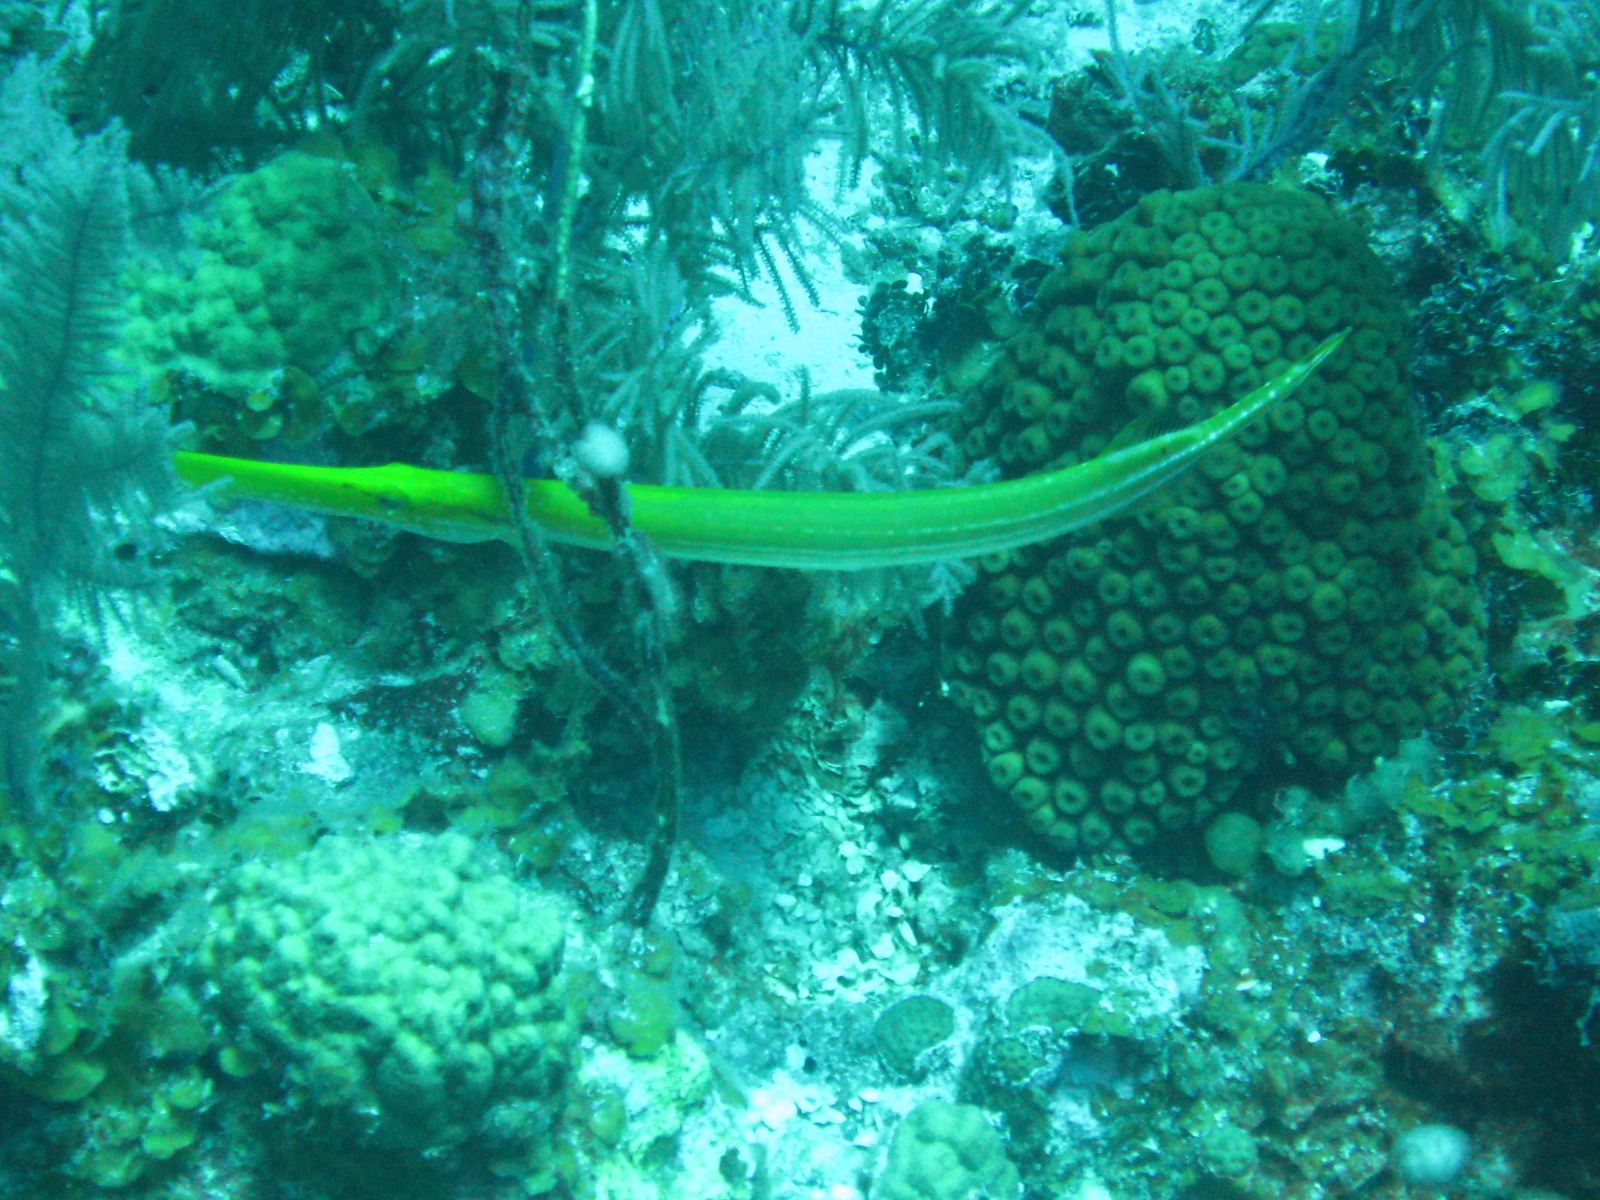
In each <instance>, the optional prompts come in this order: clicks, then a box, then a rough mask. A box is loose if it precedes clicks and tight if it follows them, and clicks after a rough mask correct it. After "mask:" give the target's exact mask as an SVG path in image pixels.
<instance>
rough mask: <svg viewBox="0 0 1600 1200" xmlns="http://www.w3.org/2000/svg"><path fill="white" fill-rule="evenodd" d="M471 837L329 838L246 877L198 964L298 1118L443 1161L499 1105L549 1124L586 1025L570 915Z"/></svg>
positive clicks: (230, 1025)
mask: <svg viewBox="0 0 1600 1200" xmlns="http://www.w3.org/2000/svg"><path fill="white" fill-rule="evenodd" d="M500 867H501V864H499V863H498V862H497V861H496V860H495V859H494V858H493V857H492V856H490V855H488V854H487V853H485V852H483V851H481V850H479V849H478V848H476V847H475V846H474V845H473V844H472V842H470V841H469V840H468V839H467V838H465V837H462V836H461V835H459V834H448V833H447V834H441V835H439V836H428V835H407V836H405V837H402V838H390V839H383V840H374V841H363V840H361V839H359V838H352V837H325V838H323V839H322V840H321V841H319V842H318V843H317V844H316V845H315V846H313V847H312V848H311V849H310V850H308V851H307V852H305V853H304V854H302V855H300V856H298V857H296V858H293V859H289V860H287V861H284V862H279V863H254V864H250V865H247V866H245V867H242V868H241V869H240V870H238V871H236V872H234V873H233V874H232V875H231V876H230V877H229V878H228V879H227V880H226V882H224V883H223V884H222V885H221V887H220V889H219V891H218V893H217V894H216V895H215V896H214V897H213V909H212V919H213V929H212V932H211V933H210V935H209V937H208V938H207V940H206V942H205V944H204V946H203V947H202V953H201V956H200V961H201V965H202V969H203V970H205V971H206V973H207V975H208V976H209V979H210V981H211V982H212V983H213V984H214V985H215V989H216V999H217V1004H218V1007H219V1009H220V1016H221V1017H222V1018H223V1021H224V1025H225V1027H226V1028H227V1029H229V1030H230V1031H232V1032H233V1033H234V1035H235V1036H241V1035H242V1040H243V1042H244V1048H246V1049H250V1050H254V1051H255V1054H256V1056H257V1057H260V1058H261V1059H263V1060H265V1061H268V1062H272V1063H278V1064H282V1069H283V1072H284V1077H283V1081H282V1082H283V1084H284V1086H285V1089H286V1091H287V1092H288V1095H289V1098H290V1102H291V1103H292V1104H293V1105H294V1106H295V1107H297V1108H299V1109H300V1110H301V1111H303V1112H306V1113H310V1114H318V1115H320V1116H322V1117H324V1118H328V1119H331V1120H332V1121H334V1122H335V1125H336V1128H349V1127H352V1126H353V1127H354V1128H355V1129H356V1130H357V1131H358V1132H359V1133H360V1134H361V1135H363V1136H364V1137H366V1138H369V1139H370V1140H372V1141H373V1142H374V1143H376V1144H379V1145H383V1146H388V1147H391V1148H399V1149H408V1150H420V1151H430V1152H437V1151H439V1150H441V1149H445V1148H448V1147H450V1146H452V1145H455V1144H456V1143H459V1142H460V1141H462V1140H463V1139H465V1138H467V1137H469V1136H471V1135H472V1134H473V1133H475V1132H477V1131H478V1130H479V1129H480V1128H481V1127H482V1125H483V1124H484V1122H485V1120H486V1119H488V1118H489V1117H490V1115H491V1113H492V1111H493V1110H494V1108H495V1106H496V1105H515V1106H518V1107H519V1109H520V1110H521V1111H523V1112H524V1113H527V1112H529V1111H534V1110H544V1111H546V1112H547V1114H548V1113H549V1112H551V1111H553V1107H554V1102H555V1099H556V1097H557V1094H558V1091H559V1087H560V1084H561V1080H562V1077H563V1073H564V1071H565V1068H566V1064H567V1060H568V1055H569V1051H570V1048H571V1046H572V1043H573V1041H574V1039H575V1038H576V1035H577V1020H576V1016H575V1014H574V1011H573V1005H572V1003H571V1002H570V1000H569V998H568V995H567V989H566V988H565V986H564V983H563V975H562V973H561V958H562V945H563V931H562V921H561V916H560V912H559V910H558V909H557V908H556V906H555V904H554V903H553V902H552V901H550V900H549V899H547V898H545V897H543V896H542V895H541V894H540V893H538V892H536V891H532V890H530V889H528V888H527V887H525V886H523V885H521V884H519V883H516V882H513V881H512V880H511V879H510V878H508V877H507V876H506V875H505V874H503V873H502V870H501V869H500Z"/></svg>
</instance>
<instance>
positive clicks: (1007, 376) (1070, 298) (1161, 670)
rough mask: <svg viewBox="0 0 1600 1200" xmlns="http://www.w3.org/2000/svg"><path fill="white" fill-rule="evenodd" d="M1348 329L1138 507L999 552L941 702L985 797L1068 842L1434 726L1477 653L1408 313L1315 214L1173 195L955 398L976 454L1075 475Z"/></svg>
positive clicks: (1363, 252) (965, 625)
mask: <svg viewBox="0 0 1600 1200" xmlns="http://www.w3.org/2000/svg"><path fill="white" fill-rule="evenodd" d="M1347 326H1348V327H1349V328H1350V329H1351V334H1350V336H1349V338H1348V339H1347V340H1346V342H1345V344H1344V346H1343V347H1342V348H1341V349H1340V351H1339V352H1338V354H1337V355H1336V356H1334V357H1333V358H1332V359H1330V360H1329V361H1328V362H1327V363H1326V364H1324V366H1323V368H1322V369H1321V370H1320V371H1319V372H1318V374H1317V375H1316V376H1315V377H1313V378H1312V379H1310V380H1309V381H1308V382H1307V383H1305V384H1304V385H1303V386H1302V387H1301V388H1300V390H1299V391H1298V392H1296V393H1295V395H1294V396H1292V397H1291V398H1289V399H1287V400H1284V401H1282V402H1280V403H1279V404H1278V405H1277V406H1275V407H1274V408H1273V409H1272V410H1271V411H1270V413H1269V414H1268V415H1267V417H1266V418H1265V419H1263V420H1261V421H1259V422H1257V423H1256V424H1255V425H1254V426H1252V427H1250V428H1248V429H1246V430H1245V431H1243V432H1242V433H1241V434H1240V436H1239V437H1238V438H1236V439H1235V440H1234V441H1233V442H1232V443H1231V444H1228V445H1224V446H1222V447H1220V448H1219V449H1217V450H1216V451H1214V452H1213V453H1211V454H1210V455H1209V456H1208V457H1207V458H1206V459H1205V460H1204V461H1203V462H1202V463H1201V464H1200V466H1199V467H1198V468H1197V469H1196V470H1195V471H1193V472H1191V473H1190V474H1189V475H1188V476H1187V477H1186V478H1185V479H1183V480H1182V481H1180V482H1179V483H1178V484H1177V485H1176V486H1175V487H1173V488H1171V489H1169V490H1167V491H1166V492H1165V493H1163V494H1162V495H1161V496H1160V497H1159V498H1158V499H1157V500H1156V501H1155V502H1153V503H1150V504H1148V505H1147V506H1146V507H1145V508H1144V509H1143V510H1142V511H1140V512H1139V513H1138V514H1137V515H1136V516H1135V517H1133V518H1130V519H1127V520H1122V521H1117V522H1113V523H1108V524H1105V525H1101V526H1099V527H1096V528H1095V529H1093V530H1090V531H1086V532H1085V533H1082V534H1076V535H1072V536H1071V537H1068V538H1066V539H1062V540H1061V541H1058V542H1055V543H1051V544H1048V545H1044V546H1038V547H1032V548H1029V549H1026V550H1022V551H1016V552H1012V553H1009V554H1005V555H997V556H991V557H990V558H988V559H986V560H985V561H984V564H983V566H984V572H985V574H984V577H983V578H982V579H981V580H980V581H979V582H978V584H977V585H976V586H975V587H974V588H973V590H972V592H971V593H969V596H968V598H967V599H966V601H965V602H964V605H963V608H962V609H961V611H960V612H959V613H958V616H957V621H956V629H955V635H954V638H953V639H952V644H951V647H950V652H949V655H948V667H947V671H948V676H949V680H950V692H951V695H952V696H953V697H954V698H955V700H956V701H957V702H958V703H959V704H961V705H962V706H964V707H965V708H967V709H968V710H970V711H971V712H972V713H973V714H974V716H975V717H976V718H977V720H978V721H979V723H980V726H981V738H982V746H983V752H984V755H985V758H986V761H987V763H988V767H989V774H990V776H991V778H992V779H993V781H994V783H995V784H996V786H998V787H999V788H1001V789H1003V790H1004V791H1006V792H1007V793H1009V794H1010V796H1011V797H1012V799H1014V800H1015V801H1016V803H1017V804H1018V805H1020V806H1021V808H1022V809H1023V811H1024V812H1025V813H1026V815H1027V818H1028V820H1029V822H1030V823H1031V824H1032V825H1033V826H1034V827H1035V828H1037V829H1038V830H1040V831H1041V832H1043V833H1044V834H1045V835H1046V836H1048V837H1049V838H1051V839H1052V840H1054V841H1055V842H1057V843H1058V844H1060V845H1062V846H1064V847H1067V848H1070V849H1085V850H1098V849H1104V848H1113V849H1114V848H1125V847H1138V846H1143V845H1147V844H1149V843H1150V842H1152V841H1154V840H1155V839H1156V838H1157V837H1158V836H1160V835H1161V834H1163V833H1166V832H1176V831H1180V830H1183V829H1186V828H1188V827H1190V826H1191V825H1194V824H1195V823H1197V822H1200V821H1204V820H1205V819H1206V818H1207V817H1208V816H1209V815H1210V814H1211V813H1213V812H1214V811H1216V809H1217V808H1218V807H1219V806H1220V805H1223V804H1225V803H1226V802H1228V801H1229V800H1230V798H1232V797H1233V796H1234V795H1235V793H1236V792H1237V791H1238V790H1239V788H1240V786H1241V784H1242V783H1243V782H1244V781H1245V780H1246V779H1247V778H1248V777H1249V776H1250V775H1251V773H1252V772H1255V771H1257V770H1258V769H1259V768H1262V767H1265V766H1271V767H1274V768H1278V769H1279V771H1280V772H1281V770H1282V768H1283V767H1284V766H1285V764H1292V765H1293V766H1294V767H1295V768H1296V769H1297V770H1300V771H1303V772H1308V773H1310V774H1311V775H1312V776H1314V777H1316V778H1317V779H1319V780H1323V781H1326V780H1332V779H1337V778H1342V777H1343V776H1346V775H1348V774H1350V773H1352V772H1354V771H1356V770H1358V769H1360V768H1361V767H1363V766H1364V765H1366V764H1368V763H1370V762H1371V760H1372V759H1373V758H1374V756H1377V755H1381V754H1385V753H1387V752H1389V751H1391V750H1393V749H1394V747H1395V746H1396V745H1397V743H1398V742H1399V741H1400V740H1401V739H1402V738H1405V737H1408V736H1412V735H1414V734H1416V733H1418V732H1419V731H1420V730H1421V729H1423V728H1424V727H1425V726H1426V725H1427V724H1429V723H1430V722H1436V721H1438V720H1440V719H1441V718H1443V717H1445V716H1446V715H1447V714H1448V713H1449V711H1450V710H1451V708H1452V705H1453V704H1454V702H1455V701H1456V700H1457V699H1458V698H1459V697H1460V696H1461V695H1462V694H1463V692H1464V691H1465V690H1466V689H1467V688H1468V687H1469V686H1470V685H1471V684H1472V682H1473V681H1474V679H1475V678H1476V677H1477V675H1478V673H1479V671H1480V668H1481V666H1482V662H1483V651H1484V641H1483V628H1484V613H1483V605H1482V600H1481V597H1480V595H1479V592H1478V589H1477V586H1476V582H1475V580H1476V573H1477V563H1476V559H1475V557H1474V554H1473V551H1472V549H1471V548H1470V547H1469V546H1468V545H1467V544H1466V537H1465V533H1464V532H1463V530H1462V528H1461V526H1460V525H1459V524H1458V523H1457V521H1456V520H1455V519H1454V518H1453V517H1452V516H1451V514H1450V512H1449V511H1448V509H1447V508H1446V506H1445V503H1444V501H1443V498H1442V495H1441V493H1440V490H1439V488H1438V487H1437V486H1436V484H1435V483H1434V481H1433V479H1432V477H1431V475H1430V473H1429V470H1428V459H1427V457H1426V455H1425V452H1424V446H1423V442H1422V438H1421V434H1420V431H1419V428H1418V425H1417V421H1416V418H1415V416H1414V414H1413V411H1412V406H1411V404H1410V400H1409V395H1408V392H1407V386H1406V380H1405V374H1404V365H1405V363H1406V361H1407V344H1406V337H1405V333H1404V315H1403V313H1402V312H1401V310H1400V307H1399V305H1398V304H1397V303H1396V301H1395V299H1394V292H1393V288H1392V287H1391V285H1390V284H1389V282H1388V280H1387V279H1386V278H1385V274H1384V271H1383V268H1382V266H1381V264H1380V263H1379V262H1378V261H1377V259H1376V258H1375V257H1374V256H1373V254H1372V253H1371V252H1370V251H1369V250H1368V249H1367V247H1366V245H1365V244H1364V242H1363V241H1362V239H1361V237H1360V235H1359V233H1358V232H1357V231H1356V230H1355V229H1353V228H1352V227H1351V226H1350V225H1349V224H1348V223H1347V222H1346V221H1344V220H1343V219H1341V218H1340V217H1338V216H1337V215H1336V214H1334V213H1333V212H1332V211H1331V210H1330V209H1329V208H1328V207H1327V206H1326V205H1325V204H1323V203H1322V202H1321V201H1320V200H1318V199H1316V198H1315V197H1312V196H1309V195H1305V194H1301V193H1295V192H1286V191H1280V190H1276V189H1272V188H1267V187H1262V186H1256V185H1245V184H1228V185H1221V186H1217V187H1209V188H1202V189H1199V190H1196V191H1192V192H1187V193H1180V194H1171V193H1158V194H1155V195H1151V196H1148V197H1146V198H1145V199H1144V200H1143V201H1142V202H1141V203H1140V204H1139V205H1138V206H1137V207H1136V208H1135V209H1134V210H1133V211H1131V212H1129V213H1127V214H1126V215H1124V216H1123V217H1120V218H1118V219H1117V220H1115V221H1112V222H1110V223H1108V224H1105V225H1103V226H1100V227H1098V228H1096V229H1094V230H1091V231H1088V232H1084V233H1079V234H1077V235H1074V236H1073V237H1072V238H1071V240H1070V241H1069V242H1068V244H1067V246H1066V248H1065V250H1064V252H1063V255H1062V259H1061V262H1060V263H1059V265H1058V266H1057V267H1056V268H1055V269H1054V270H1053V271H1052V272H1051V274H1050V275H1049V276H1048V277H1047V278H1046V279H1045V281H1044V282H1043V284H1042V285H1041V288H1040V291H1039V295H1038V298H1037V301H1036V304H1035V306H1034V311H1033V314H1032V320H1031V322H1030V323H1029V324H1028V326H1027V327H1026V328H1024V329H1023V330H1022V331H1020V332H1019V333H1017V334H1016V335H1015V336H1013V337H1012V338H1011V339H1010V340H1009V341H1008V342H1007V343H1006V345H1005V346H1004V347H1003V350H1002V353H1001V354H1000V356H999V358H998V359H997V361H996V363H995V364H994V366H993V368H992V369H991V371H990V372H989V374H988V376H987V378H986V379H985V381H984V382H983V383H982V384H980V385H979V386H978V387H977V388H975V389H974V390H973V392H972V394H971V395H970V396H969V397H968V399H967V400H966V402H965V403H964V404H963V407H962V411H961V414H960V417H959V419H958V431H957V432H958V433H959V434H960V436H961V438H962V447H963V451H964V453H965V455H966V456H967V457H968V458H969V459H973V460H976V459H983V458H994V459H997V460H998V461H999V463H1000V466H1001V469H1002V471H1003V472H1004V473H1005V474H1006V475H1008V476H1016V475H1022V474H1026V473H1028V472H1030V471H1033V470H1036V469H1038V468H1041V467H1044V466H1046V465H1052V464H1064V463H1070V462H1076V461H1081V460H1083V459H1086V458H1088V457H1090V456H1092V455H1094V454H1096V453H1098V452H1100V451H1101V450H1103V449H1104V448H1105V447H1106V445H1107V443H1108V441H1109V440H1110V438H1111V437H1112V436H1114V435H1115V433H1116V432H1117V431H1118V430H1119V429H1121V428H1123V427H1124V426H1126V425H1128V424H1129V423H1130V422H1147V423H1151V424H1157V425H1159V424H1160V423H1163V422H1164V423H1168V424H1170V423H1173V422H1189V421H1193V420H1196V419H1198V418H1200V417H1203V416H1205V415H1207V414H1209V413H1211V412H1213V411H1215V410H1216V409H1217V408H1218V407H1219V406H1220V405H1221V404H1223V403H1224V402H1227V401H1229V400H1230V399H1232V398H1235V397H1238V396H1242V395H1244V394H1245V393H1246V392H1248V391H1250V390H1251V389H1253V388H1255V387H1257V386H1258V385H1259V384H1261V383H1262V382H1263V381H1265V380H1267V379H1270V378H1271V377H1273V376H1274V375H1275V374H1277V373H1278V372H1279V371H1281V370H1283V369H1284V368H1285V367H1286V366H1287V365H1288V364H1289V363H1290V362H1291V361H1293V360H1296V359H1299V358H1302V357H1303V356H1305V355H1306V354H1307V353H1309V351H1310V350H1311V349H1312V348H1313V347H1314V346H1315V345H1316V344H1317V342H1318V341H1320V340H1321V339H1322V338H1323V337H1325V336H1327V335H1328V334H1329V333H1331V332H1333V331H1335V330H1337V329H1341V328H1344V327H1347Z"/></svg>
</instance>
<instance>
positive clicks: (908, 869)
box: [900, 862, 933, 883]
mask: <svg viewBox="0 0 1600 1200" xmlns="http://www.w3.org/2000/svg"><path fill="white" fill-rule="evenodd" d="M931 870H933V868H932V867H930V866H929V865H928V864H927V863H921V862H908V863H902V864H901V866H900V874H902V875H904V876H905V877H906V880H907V881H908V882H910V883H921V882H922V881H923V879H925V878H926V877H927V874H928V872H929V871H931Z"/></svg>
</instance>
